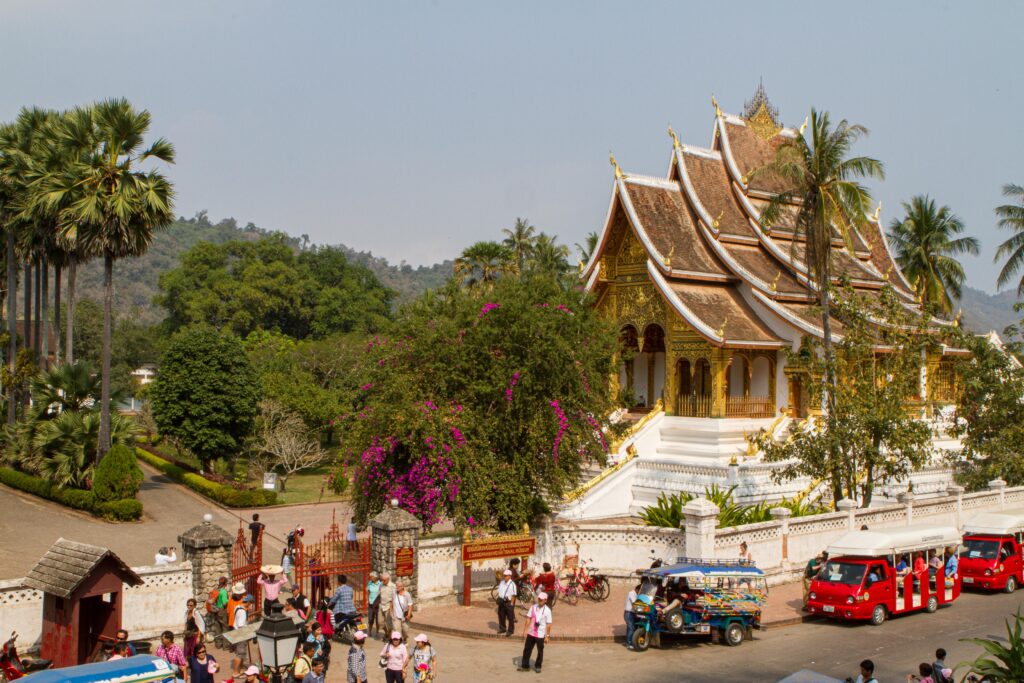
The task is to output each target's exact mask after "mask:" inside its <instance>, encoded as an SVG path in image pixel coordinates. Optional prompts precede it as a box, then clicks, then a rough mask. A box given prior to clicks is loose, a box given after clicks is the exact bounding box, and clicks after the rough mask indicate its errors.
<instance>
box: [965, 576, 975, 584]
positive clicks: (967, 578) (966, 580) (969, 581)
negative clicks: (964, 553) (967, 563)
mask: <svg viewBox="0 0 1024 683" xmlns="http://www.w3.org/2000/svg"><path fill="white" fill-rule="evenodd" d="M964 583H974V577H973V576H965V577H964Z"/></svg>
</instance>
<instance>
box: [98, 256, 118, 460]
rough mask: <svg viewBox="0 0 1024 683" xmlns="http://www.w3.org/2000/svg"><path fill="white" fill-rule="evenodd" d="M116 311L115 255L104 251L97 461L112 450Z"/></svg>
mask: <svg viewBox="0 0 1024 683" xmlns="http://www.w3.org/2000/svg"><path fill="white" fill-rule="evenodd" d="M113 313H114V255H113V254H112V253H111V252H110V250H107V251H105V252H103V361H102V366H103V369H102V372H101V375H100V435H99V444H98V448H97V453H96V463H97V464H99V462H100V460H102V459H103V456H104V455H106V454H107V451H109V450H110V343H111V329H110V328H111V317H112V316H113Z"/></svg>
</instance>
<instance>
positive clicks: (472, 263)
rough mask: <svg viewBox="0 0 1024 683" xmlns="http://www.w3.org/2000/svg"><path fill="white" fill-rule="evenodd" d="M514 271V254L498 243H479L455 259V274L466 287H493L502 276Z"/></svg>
mask: <svg viewBox="0 0 1024 683" xmlns="http://www.w3.org/2000/svg"><path fill="white" fill-rule="evenodd" d="M513 269H514V264H513V253H512V251H511V250H510V249H509V248H508V247H506V246H505V245H504V244H500V243H498V242H487V241H485V242H477V243H476V244H472V245H470V246H468V247H466V248H465V249H463V250H462V254H461V255H460V256H459V257H458V258H457V259H455V265H454V267H453V273H454V275H455V278H456V279H457V280H458V281H459V283H460V284H462V285H464V286H466V287H473V286H477V285H482V286H483V287H485V288H487V287H491V286H492V285H493V284H494V282H495V281H496V280H497V279H498V278H500V277H501V276H502V275H507V274H508V273H510V272H512V271H513Z"/></svg>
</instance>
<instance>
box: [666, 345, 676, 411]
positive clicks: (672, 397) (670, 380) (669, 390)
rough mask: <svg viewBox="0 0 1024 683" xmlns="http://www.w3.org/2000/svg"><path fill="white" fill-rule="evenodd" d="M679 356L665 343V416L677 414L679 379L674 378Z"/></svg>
mask: <svg viewBox="0 0 1024 683" xmlns="http://www.w3.org/2000/svg"><path fill="white" fill-rule="evenodd" d="M678 361H679V356H678V355H677V354H676V352H675V351H674V350H673V349H672V343H671V342H666V343H665V414H666V415H678V414H679V405H678V400H679V378H678V377H676V363H677V362H678Z"/></svg>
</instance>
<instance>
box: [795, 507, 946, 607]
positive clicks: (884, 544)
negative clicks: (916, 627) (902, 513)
mask: <svg viewBox="0 0 1024 683" xmlns="http://www.w3.org/2000/svg"><path fill="white" fill-rule="evenodd" d="M959 545H960V533H959V532H958V531H957V529H956V528H954V527H950V526H906V527H902V528H897V529H886V530H885V531H852V532H850V533H847V534H845V535H844V536H842V537H841V538H839V539H838V540H837V541H836V542H835V543H833V544H831V545H830V546H829V547H828V554H829V557H828V561H827V562H826V563H825V565H824V566H823V567H822V569H821V571H820V572H819V573H818V575H817V576H816V577H815V578H814V579H813V580H812V581H811V585H810V589H809V592H808V598H807V611H809V612H811V613H812V614H820V615H822V616H826V617H831V618H834V619H850V620H859V619H864V620H870V621H871V623H873V624H876V625H877V624H881V623H882V622H884V621H885V620H886V619H887V618H888V617H889V616H890V615H896V614H905V613H907V612H915V611H917V610H922V609H923V610H926V611H928V612H934V611H935V610H937V609H938V608H939V606H940V605H944V604H948V603H951V602H953V601H954V600H956V599H957V598H958V597H960V575H959V573H958V572H957V569H956V562H955V561H954V562H953V563H950V562H949V558H950V557H955V556H956V554H957V551H958V548H959Z"/></svg>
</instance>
